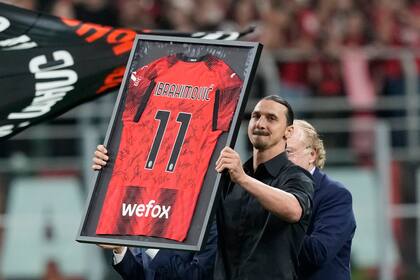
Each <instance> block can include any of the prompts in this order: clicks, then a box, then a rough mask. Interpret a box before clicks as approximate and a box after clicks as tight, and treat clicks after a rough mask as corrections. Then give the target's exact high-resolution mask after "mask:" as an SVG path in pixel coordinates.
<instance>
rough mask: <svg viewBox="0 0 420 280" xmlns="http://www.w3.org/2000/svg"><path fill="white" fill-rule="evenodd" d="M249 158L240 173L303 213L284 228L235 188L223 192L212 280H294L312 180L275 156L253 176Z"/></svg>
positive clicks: (284, 225) (245, 194)
mask: <svg viewBox="0 0 420 280" xmlns="http://www.w3.org/2000/svg"><path fill="white" fill-rule="evenodd" d="M252 164H253V162H252V158H251V159H250V160H248V161H247V162H246V163H245V164H244V170H245V172H246V173H247V174H248V175H250V176H252V177H254V178H256V179H258V180H259V181H261V182H263V183H265V184H267V185H270V186H272V187H276V188H279V189H281V190H284V191H287V192H289V193H291V194H293V195H294V196H295V197H296V198H297V199H298V201H299V203H300V205H301V207H302V209H303V213H302V217H301V219H300V221H299V222H297V223H293V224H291V223H288V222H285V221H283V220H282V219H280V218H279V217H277V216H275V215H274V214H273V213H271V212H269V211H267V210H266V209H265V208H263V207H262V205H261V204H260V203H259V201H258V200H257V199H256V198H255V197H254V196H252V195H251V194H249V193H248V192H247V191H246V190H245V189H244V188H242V187H241V186H239V185H237V184H234V183H230V184H229V185H228V186H227V188H225V189H223V191H222V194H221V204H220V207H219V209H218V213H217V216H218V217H217V218H218V231H219V246H218V247H219V248H218V253H217V257H216V268H215V279H217V280H219V279H220V280H221V279H241V280H245V279H258V280H263V279H270V280H271V279H295V278H296V267H297V265H298V255H299V251H300V248H301V245H302V241H303V237H304V235H305V232H306V229H307V227H308V223H309V218H310V214H311V205H312V195H313V181H312V176H311V175H310V173H309V172H307V171H306V170H304V169H302V168H300V167H298V166H296V165H294V164H293V163H292V162H290V161H289V160H288V159H287V156H286V153H281V154H279V155H278V156H276V157H274V158H273V159H271V160H269V161H267V162H265V163H263V164H260V165H259V166H258V168H257V170H256V171H255V173H254V172H253V167H252Z"/></svg>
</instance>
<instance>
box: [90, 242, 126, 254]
mask: <svg viewBox="0 0 420 280" xmlns="http://www.w3.org/2000/svg"><path fill="white" fill-rule="evenodd" d="M97 245H98V246H99V247H101V248H102V249H107V250H112V251H114V253H115V254H121V253H122V252H123V250H124V248H125V247H124V246H118V245H106V244H97Z"/></svg>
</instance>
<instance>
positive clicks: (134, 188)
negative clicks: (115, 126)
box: [96, 55, 242, 241]
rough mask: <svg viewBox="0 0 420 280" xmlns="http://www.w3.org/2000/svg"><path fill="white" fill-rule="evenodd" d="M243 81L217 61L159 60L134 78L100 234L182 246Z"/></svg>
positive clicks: (209, 58)
mask: <svg viewBox="0 0 420 280" xmlns="http://www.w3.org/2000/svg"><path fill="white" fill-rule="evenodd" d="M241 87H242V81H241V79H240V78H239V77H238V75H237V74H236V73H235V72H234V71H233V70H232V69H231V68H230V67H229V66H228V65H227V64H226V63H225V62H224V61H223V60H221V59H219V58H217V57H215V56H212V55H206V56H204V57H201V58H200V59H191V58H187V57H184V56H182V55H171V56H166V57H163V58H160V59H158V60H156V61H154V62H152V63H150V64H148V65H146V66H143V67H141V68H139V69H137V70H136V71H134V72H133V73H132V74H131V77H130V83H129V86H128V90H127V94H126V97H125V98H126V99H125V105H124V112H123V114H122V126H123V128H122V134H121V138H120V143H119V148H118V152H117V155H116V159H115V164H114V167H113V173H112V178H111V180H110V183H109V185H108V190H107V194H106V197H105V201H104V204H103V207H102V211H101V214H100V218H99V223H98V226H97V229H96V233H97V234H118V235H146V236H156V237H164V238H169V239H174V240H178V241H183V240H184V239H185V237H186V234H187V232H188V229H189V226H190V223H191V218H192V215H193V212H194V208H195V205H196V201H197V198H198V195H199V193H200V189H201V186H202V183H203V180H204V176H205V174H206V171H207V169H208V168H209V167H208V165H209V162H210V158H211V156H212V154H213V151H214V148H215V146H216V144H217V140H218V138H219V136H220V135H221V133H222V132H224V131H228V130H229V127H230V123H231V120H232V117H233V114H234V112H235V109H236V105H237V102H238V99H239V96H240V91H241Z"/></svg>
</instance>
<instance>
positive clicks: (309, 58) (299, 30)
mask: <svg viewBox="0 0 420 280" xmlns="http://www.w3.org/2000/svg"><path fill="white" fill-rule="evenodd" d="M3 2H8V3H12V4H15V5H18V6H21V7H25V8H29V9H33V10H39V11H43V12H47V13H51V14H54V15H57V16H61V17H67V18H77V19H80V20H82V21H87V22H95V23H99V24H104V25H111V26H122V27H128V28H133V29H135V30H142V29H169V30H178V31H185V32H193V31H202V30H206V31H209V30H229V31H240V30H244V29H245V28H247V27H249V26H252V25H253V26H256V31H255V32H253V33H252V35H250V36H249V37H248V38H247V39H250V40H258V41H260V42H261V43H263V44H264V46H265V50H270V51H271V52H274V53H275V54H278V50H293V54H294V55H291V53H288V59H286V60H284V59H282V57H281V56H280V57H279V56H278V55H277V56H276V57H279V58H280V59H277V60H276V66H277V70H278V74H279V78H280V81H281V83H282V85H283V87H282V88H283V91H287V92H290V93H291V94H295V95H299V96H306V95H312V96H343V95H346V89H345V87H344V85H343V78H342V74H341V72H342V71H340V67H341V64H340V61H341V59H342V54H343V49H346V48H355V47H356V48H357V47H365V46H371V47H374V48H375V49H378V48H380V47H387V48H397V47H407V48H418V47H420V3H419V2H418V1H413V0H375V1H368V2H366V1H361V0H318V1H316V0H312V1H310V0H265V1H256V0H213V1H207V0H160V1H159V0H124V1H122V0H119V1H108V0H6V1H3ZM291 58H292V59H291ZM416 64H417V70H419V69H420V58H419V59H417V60H416ZM369 70H370V72H371V74H372V75H371V76H372V79H373V84H374V86H375V89H376V92H377V93H379V94H381V95H398V94H402V93H403V92H404V83H403V76H404V75H403V71H402V66H401V64H400V62H399V60H398V59H396V58H395V57H391V58H387V59H384V58H381V59H371V60H370V63H369Z"/></svg>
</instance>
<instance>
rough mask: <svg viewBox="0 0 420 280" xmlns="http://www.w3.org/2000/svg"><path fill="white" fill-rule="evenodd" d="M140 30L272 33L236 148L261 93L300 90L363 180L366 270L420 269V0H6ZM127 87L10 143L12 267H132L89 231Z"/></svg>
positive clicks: (359, 201)
mask: <svg viewBox="0 0 420 280" xmlns="http://www.w3.org/2000/svg"><path fill="white" fill-rule="evenodd" d="M1 2H6V3H9V4H13V5H17V6H20V7H24V8H27V9H32V10H37V11H43V12H45V13H49V14H54V15H57V16H62V17H67V18H77V19H79V20H82V21H86V22H95V23H99V24H104V25H112V26H119V27H129V28H133V29H137V30H140V29H146V28H148V29H170V30H179V31H185V32H193V31H211V30H229V31H240V30H244V29H245V28H247V27H249V26H255V27H256V29H255V32H253V33H252V34H249V35H248V36H247V37H245V38H243V39H244V40H251V41H259V42H261V43H263V44H264V51H263V54H262V57H261V60H260V64H259V67H258V71H257V76H256V79H255V81H254V84H253V88H252V92H251V95H250V98H249V102H248V106H247V114H246V118H245V120H244V122H243V124H242V128H241V134H240V135H239V138H238V142H237V145H236V149H237V150H238V151H240V153H241V155H242V156H243V158H245V157H247V156H248V155H249V153H250V150H249V143H248V142H247V136H246V126H247V122H248V118H249V112H250V111H251V110H252V108H253V106H254V105H255V102H256V100H258V99H259V98H261V97H264V96H266V95H270V94H278V95H280V96H283V97H285V98H287V99H288V100H289V101H290V103H291V104H292V106H294V108H295V111H296V114H297V117H298V118H304V119H306V120H308V121H309V122H311V123H312V124H313V125H314V126H315V127H316V128H317V129H318V131H319V132H320V134H321V136H322V138H323V139H324V142H325V146H326V149H327V164H326V168H325V169H326V172H327V173H329V174H330V175H331V177H333V178H335V179H337V180H339V181H341V182H343V183H344V185H345V186H346V187H347V188H348V189H349V190H350V191H351V192H352V195H353V203H354V204H353V207H354V212H355V215H356V221H357V231H356V235H355V238H354V241H353V249H352V269H353V279H420V223H419V218H420V204H419V203H420V168H419V162H420V75H419V71H420V1H413V0H372V1H363V0H259V1H258V0H237V1H235V0H213V1H211V0H160V1H159V0H116V1H107V0H38V1H36V0H16V1H1ZM116 97H117V93H115V94H109V95H107V96H104V97H102V98H100V99H97V100H95V101H93V102H90V103H88V104H85V105H82V106H79V107H77V108H76V109H74V110H72V111H70V112H68V113H66V114H65V115H63V116H61V117H59V118H58V119H56V120H54V121H52V122H50V123H44V124H41V125H36V126H34V127H31V128H29V129H27V130H26V131H24V132H23V133H20V134H18V135H17V136H15V137H13V138H12V139H10V140H7V141H5V142H2V143H1V145H0V279H1V280H6V279H7V280H9V279H48V280H52V279H54V280H61V279H80V280H82V279H92V280H96V279H120V278H119V276H118V275H117V274H116V273H115V272H114V271H113V270H112V268H111V265H110V264H111V254H110V253H109V252H105V251H103V250H100V249H98V247H96V246H95V245H92V244H79V243H77V242H76V241H75V238H76V235H77V233H78V228H79V224H80V221H81V219H82V217H83V215H84V211H85V205H86V199H87V196H88V194H89V192H90V190H91V187H92V183H93V182H92V178H93V171H91V168H90V166H91V158H92V155H93V151H94V150H95V147H96V145H97V144H98V143H102V142H103V139H104V136H105V133H106V130H107V126H108V122H109V120H110V117H111V114H112V109H113V105H114V102H115V99H116Z"/></svg>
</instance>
